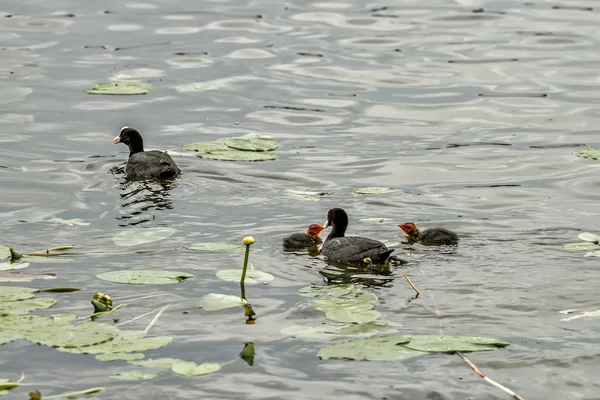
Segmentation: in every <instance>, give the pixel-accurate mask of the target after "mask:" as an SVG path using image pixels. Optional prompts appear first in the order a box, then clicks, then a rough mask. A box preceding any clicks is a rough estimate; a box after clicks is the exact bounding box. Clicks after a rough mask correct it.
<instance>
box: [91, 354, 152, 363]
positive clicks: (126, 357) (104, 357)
mask: <svg viewBox="0 0 600 400" xmlns="http://www.w3.org/2000/svg"><path fill="white" fill-rule="evenodd" d="M144 357H145V356H144V355H143V354H142V353H100V354H98V355H96V360H98V361H117V360H119V361H136V360H141V359H143V358H144Z"/></svg>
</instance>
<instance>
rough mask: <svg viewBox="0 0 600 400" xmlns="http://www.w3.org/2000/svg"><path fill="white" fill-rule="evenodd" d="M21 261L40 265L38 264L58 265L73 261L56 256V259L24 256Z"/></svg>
mask: <svg viewBox="0 0 600 400" xmlns="http://www.w3.org/2000/svg"><path fill="white" fill-rule="evenodd" d="M21 260H23V261H27V262H30V263H40V264H42V263H43V264H60V263H68V262H71V261H73V259H72V258H66V257H61V256H57V257H44V256H27V255H24V256H23V258H22V259H21Z"/></svg>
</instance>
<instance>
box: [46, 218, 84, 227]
mask: <svg viewBox="0 0 600 400" xmlns="http://www.w3.org/2000/svg"><path fill="white" fill-rule="evenodd" d="M48 221H49V222H53V223H55V224H63V225H67V226H75V225H78V226H88V225H89V224H90V223H89V222H85V221H84V220H82V219H81V218H73V219H62V218H51V219H49V220H48Z"/></svg>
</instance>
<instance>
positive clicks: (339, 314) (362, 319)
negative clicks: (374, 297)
mask: <svg viewBox="0 0 600 400" xmlns="http://www.w3.org/2000/svg"><path fill="white" fill-rule="evenodd" d="M325 316H326V317H327V319H330V320H332V321H338V322H354V323H358V324H363V323H367V322H373V321H375V320H377V319H379V317H381V314H380V313H379V312H378V311H375V310H356V311H355V310H350V309H347V308H340V309H337V310H328V311H327V312H326V313H325Z"/></svg>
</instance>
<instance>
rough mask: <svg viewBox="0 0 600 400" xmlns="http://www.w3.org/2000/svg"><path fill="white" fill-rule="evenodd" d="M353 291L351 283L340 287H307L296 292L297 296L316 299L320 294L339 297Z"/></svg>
mask: <svg viewBox="0 0 600 400" xmlns="http://www.w3.org/2000/svg"><path fill="white" fill-rule="evenodd" d="M354 290H355V288H354V286H353V285H352V284H351V283H343V284H340V285H323V286H308V287H305V288H302V289H300V290H298V294H299V295H300V296H303V297H316V296H319V295H322V294H325V295H328V296H332V297H339V296H343V295H345V294H348V293H352V292H353V291H354Z"/></svg>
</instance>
